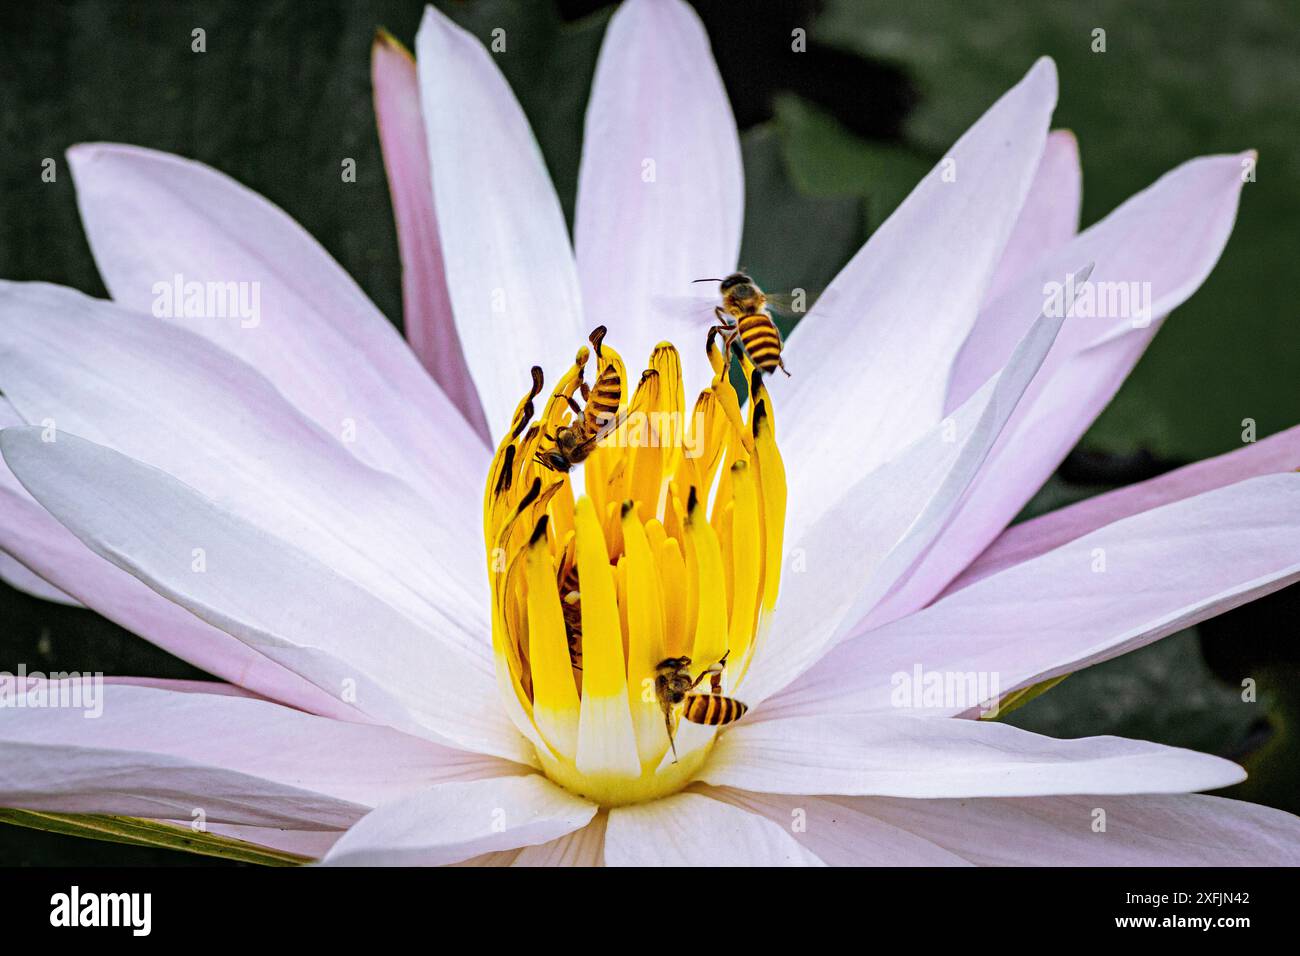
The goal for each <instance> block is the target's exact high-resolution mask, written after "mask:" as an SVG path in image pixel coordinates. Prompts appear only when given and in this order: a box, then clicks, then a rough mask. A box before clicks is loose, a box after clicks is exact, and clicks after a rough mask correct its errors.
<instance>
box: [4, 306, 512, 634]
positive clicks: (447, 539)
mask: <svg viewBox="0 0 1300 956" xmlns="http://www.w3.org/2000/svg"><path fill="white" fill-rule="evenodd" d="M0 389H3V390H4V392H5V394H6V397H7V398H8V400H9V401H10V402H11V403H12V404H13V406H14V407H15V408H16V409H17V410H18V412H19V413H20V414H21V415H22V416H23V417H24V419H25V420H26V421H28V422H31V423H32V424H33V425H37V424H40V425H43V426H49V428H50V429H51V431H50V434H51V435H52V436H56V437H57V435H58V434H60V433H63V432H71V433H72V434H76V435H79V436H81V437H83V438H87V439H90V440H92V441H96V442H98V443H99V444H103V445H107V446H109V447H112V448H114V449H116V450H118V451H121V452H122V453H124V454H126V455H129V456H131V457H133V458H136V459H138V460H140V461H143V462H146V463H148V464H151V465H154V466H155V467H158V468H161V469H163V470H164V471H167V472H168V473H169V474H171V475H173V476H175V477H176V478H179V479H180V480H181V481H184V482H186V483H187V484H189V485H191V486H192V487H194V488H195V489H197V490H198V491H200V492H202V493H203V494H205V495H207V496H208V497H211V498H214V499H216V500H218V501H220V502H221V503H222V504H223V505H225V506H226V507H228V508H229V509H230V510H232V511H234V512H236V513H238V514H239V515H240V516H241V517H244V518H246V519H247V520H248V521H250V522H251V523H253V524H256V525H259V526H260V527H264V528H266V529H267V530H269V531H271V532H273V533H275V534H277V535H279V536H280V537H283V538H285V539H286V540H288V541H290V542H292V543H294V544H296V545H298V546H299V547H301V548H303V549H304V550H306V551H308V552H310V553H311V554H313V555H316V556H318V557H319V558H321V559H322V560H324V561H326V562H327V563H328V564H330V566H331V567H333V568H334V569H335V570H337V571H338V572H340V573H342V574H344V575H347V576H348V577H351V578H352V579H353V580H355V581H356V582H357V583H358V584H361V585H363V586H365V587H368V588H369V589H371V590H373V591H375V592H376V593H378V594H380V595H381V596H383V598H384V599H385V600H386V601H388V602H389V603H391V604H394V605H395V606H399V607H401V608H402V609H403V610H405V611H407V613H409V614H411V615H412V616H415V617H416V618H417V619H419V620H422V621H425V622H430V623H434V622H443V621H451V622H454V625H455V627H458V628H460V629H463V630H465V631H467V632H468V634H467V636H466V639H465V643H466V644H467V645H468V644H473V645H483V644H486V639H485V638H484V637H483V635H485V634H486V633H487V611H486V603H487V596H486V594H487V589H486V581H485V578H484V575H483V573H482V569H481V567H480V566H477V565H476V563H475V562H472V561H466V560H465V559H464V558H465V555H466V554H472V553H474V552H475V551H477V550H478V549H479V548H480V546H481V545H480V542H481V540H482V538H481V534H482V531H481V528H480V527H479V525H478V522H477V520H476V512H477V502H478V501H479V500H480V499H481V495H482V489H481V485H480V482H481V480H482V478H481V473H480V474H479V475H477V476H473V477H471V476H470V475H468V474H464V473H462V474H460V475H458V476H457V477H456V480H455V481H454V482H448V483H446V484H443V485H437V486H433V485H430V486H428V488H427V489H426V490H429V491H434V492H436V496H437V498H438V504H437V505H436V506H435V505H431V504H430V502H429V501H428V500H426V499H425V498H422V497H420V496H418V495H416V494H415V493H414V492H413V491H412V489H411V488H410V487H409V486H407V485H406V484H404V483H403V482H402V481H400V480H399V479H397V478H395V477H393V476H392V475H388V474H385V473H383V472H380V471H376V470H375V469H372V468H369V467H367V466H365V465H364V464H362V463H361V462H359V461H357V460H356V459H355V458H354V457H353V456H352V455H350V454H348V453H347V451H346V450H345V448H346V443H345V442H342V441H339V439H338V437H337V436H333V435H329V434H326V433H325V432H323V431H322V430H321V429H319V428H317V427H316V426H314V425H313V424H312V423H311V422H309V421H307V420H306V419H304V418H303V417H302V416H301V414H300V413H299V412H298V411H297V410H296V409H295V408H294V407H293V406H292V405H290V404H289V403H288V402H286V401H285V400H284V398H283V397H282V396H281V395H280V394H279V393H278V392H277V391H276V390H275V389H274V388H273V387H272V386H271V384H270V383H269V382H268V381H267V380H266V379H265V378H264V377H262V376H261V375H259V374H258V373H257V372H256V371H255V370H253V369H251V368H249V367H248V366H247V365H245V364H244V363H242V362H241V361H239V360H238V359H236V358H234V357H233V356H232V355H230V353H228V352H223V351H222V350H221V349H219V348H217V347H216V346H214V345H212V344H211V343H210V342H208V341H206V340H204V339H203V338H201V337H199V336H197V335H194V334H193V333H191V332H189V331H187V330H185V329H182V328H178V327H175V326H172V325H168V324H166V323H162V322H158V321H156V320H154V319H152V318H150V317H148V316H143V315H137V314H134V313H130V312H127V311H125V310H124V309H122V308H120V307H118V306H114V305H113V304H111V303H107V302H102V301H99V300H95V299H91V298H89V297H87V296H84V295H82V294H81V293H79V292H75V291H73V290H71V289H64V288H60V287H58V286H49V285H43V284H36V283H22V284H20V283H0ZM469 501H472V502H475V509H474V511H471V510H470V509H469V508H466V507H463V505H464V503H466V502H469ZM449 502H450V503H455V504H452V505H451V506H448V505H449Z"/></svg>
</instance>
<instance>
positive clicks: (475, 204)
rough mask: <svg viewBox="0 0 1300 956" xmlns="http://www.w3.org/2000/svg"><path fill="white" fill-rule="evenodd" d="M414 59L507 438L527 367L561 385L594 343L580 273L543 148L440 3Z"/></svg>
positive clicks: (441, 225)
mask: <svg viewBox="0 0 1300 956" xmlns="http://www.w3.org/2000/svg"><path fill="white" fill-rule="evenodd" d="M415 51H416V64H417V66H418V68H419V71H420V102H421V107H422V109H423V111H424V123H425V127H426V131H427V133H428V139H429V161H430V163H431V164H432V168H433V196H434V205H435V207H436V208H437V210H438V231H439V234H440V236H441V239H442V252H443V257H444V262H445V265H446V270H447V288H448V290H449V291H450V292H451V304H452V309H453V310H454V313H455V317H456V330H457V332H458V333H459V334H460V341H461V344H462V345H463V346H464V350H465V361H466V364H467V365H468V366H469V371H470V374H471V375H472V376H473V377H474V384H475V385H476V386H477V387H478V393H479V398H480V399H481V400H482V402H483V410H484V412H485V413H486V415H487V423H488V429H489V430H490V431H491V433H492V434H494V435H499V434H503V433H504V432H505V430H506V429H507V428H508V427H509V424H510V416H511V415H512V414H513V413H514V409H515V405H517V404H518V403H519V399H520V398H521V397H522V396H523V394H524V393H525V392H527V391H528V387H529V373H528V370H529V369H530V368H531V367H532V366H534V365H540V366H542V368H543V370H545V372H546V373H547V375H549V376H552V377H555V376H558V375H559V374H560V373H561V371H562V370H563V369H565V368H567V367H568V366H569V365H570V364H571V363H572V361H573V354H574V352H575V351H576V350H577V348H578V346H580V345H582V344H583V342H584V341H585V340H586V334H587V332H588V331H590V330H584V329H582V327H581V326H582V308H581V304H580V297H579V293H578V278H577V269H576V267H575V266H574V262H573V251H572V247H571V246H570V245H569V235H568V230H567V229H566V228H565V224H564V215H563V213H562V212H561V211H560V203H559V200H558V199H557V198H556V196H555V189H554V188H553V187H552V185H551V180H550V178H549V176H548V175H547V172H546V164H545V162H544V161H543V159H542V153H541V150H540V149H539V148H538V146H537V141H536V140H535V139H534V138H533V134H532V131H531V130H530V129H529V128H528V121H527V119H525V117H524V113H523V110H521V109H520V108H519V104H518V103H517V102H516V101H515V97H514V94H513V93H511V91H510V87H509V86H508V85H507V83H506V81H505V78H504V77H503V76H502V75H501V72H500V71H499V70H498V69H497V66H496V64H495V63H493V62H492V56H491V55H490V54H489V53H488V51H487V50H486V49H485V48H484V47H483V45H482V44H481V43H479V42H478V40H477V39H475V38H474V37H473V36H471V35H470V34H469V33H466V32H465V31H464V30H462V29H461V28H460V27H458V26H456V24H454V23H452V22H451V21H450V20H448V19H447V18H446V17H445V16H443V15H442V14H441V13H439V12H438V11H437V10H436V9H435V8H433V7H431V6H430V7H426V8H425V13H424V19H423V21H421V23H420V32H419V33H418V34H416V37H415ZM593 324H594V323H593Z"/></svg>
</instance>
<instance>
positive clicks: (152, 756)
mask: <svg viewBox="0 0 1300 956" xmlns="http://www.w3.org/2000/svg"><path fill="white" fill-rule="evenodd" d="M39 685H40V687H41V688H43V689H44V690H45V692H46V693H47V694H48V695H49V699H50V700H54V699H55V698H56V696H57V695H63V696H62V698H61V700H63V701H66V702H68V703H75V702H76V698H75V697H73V696H71V690H72V689H73V685H71V684H70V683H69V682H67V681H62V682H44V681H42V682H39ZM77 689H79V690H81V691H82V692H83V697H82V699H81V703H82V704H83V705H85V704H87V703H89V706H82V707H73V706H58V707H54V706H45V707H19V706H11V707H6V708H5V718H4V720H3V721H0V743H2V745H3V749H4V752H5V758H6V759H5V760H4V761H2V762H0V804H2V805H4V806H12V807H23V808H27V809H35V810H46V811H50V812H57V813H113V814H125V815H129V816H144V817H152V818H156V819H169V820H183V821H187V822H188V821H190V820H192V819H194V817H193V812H194V811H195V810H201V811H203V815H204V817H205V818H206V819H208V820H211V821H213V822H224V823H239V824H249V825H253V826H267V827H288V828H293V829H316V830H322V829H335V830H337V829H343V828H345V827H348V826H351V825H352V824H353V823H354V822H355V821H356V820H358V819H360V818H361V817H362V816H363V815H364V814H365V813H366V812H367V810H369V809H370V808H371V807H373V806H376V805H378V804H380V803H383V802H386V801H390V800H396V799H400V798H401V797H403V796H405V795H406V794H409V793H412V792H415V791H417V790H419V789H423V788H425V787H428V786H430V785H434V784H437V783H439V782H442V781H447V780H466V779H477V778H480V777H492V776H495V775H499V774H501V773H505V772H511V771H512V769H513V770H517V769H518V768H517V767H515V765H512V764H509V763H506V762H504V761H499V760H492V759H490V758H484V757H478V756H473V755H467V754H464V753H462V752H459V751H454V750H448V749H446V748H443V747H439V746H437V745H435V744H433V743H430V742H429V741H426V740H420V739H418V738H415V737H411V736H407V735H405V734H401V733H398V732H396V731H394V730H390V729H388V728H386V727H375V726H370V725H366V724H352V723H346V722H343V721H338V720H331V719H329V718H326V717H316V716H313V715H311V714H304V713H302V712H301V711H297V710H293V709H291V708H288V707H282V706H280V705H279V704H274V703H270V702H268V701H261V700H255V699H252V698H247V697H237V696H228V695H221V694H196V693H175V692H172V691H167V690H160V689H155V688H150V687H131V686H122V685H116V684H104V685H103V686H102V687H100V688H98V689H95V690H94V691H92V692H91V693H92V696H93V697H94V700H93V701H89V700H88V698H87V697H86V696H84V694H85V693H86V692H87V691H88V690H89V689H88V688H84V687H79V688H77ZM29 699H30V698H29Z"/></svg>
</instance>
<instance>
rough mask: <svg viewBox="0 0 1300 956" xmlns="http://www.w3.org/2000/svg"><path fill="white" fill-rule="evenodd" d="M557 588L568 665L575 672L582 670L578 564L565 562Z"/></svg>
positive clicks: (580, 597)
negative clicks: (566, 641)
mask: <svg viewBox="0 0 1300 956" xmlns="http://www.w3.org/2000/svg"><path fill="white" fill-rule="evenodd" d="M557 586H558V587H559V589H560V611H561V613H562V614H563V615H564V631H565V636H566V637H567V638H568V642H569V664H570V665H571V666H572V667H573V669H574V670H575V671H580V670H582V593H581V591H579V586H580V585H579V581H578V562H577V561H576V560H575V561H572V562H568V561H566V562H565V564H564V566H563V567H562V568H561V570H560V575H559V580H558V582H557Z"/></svg>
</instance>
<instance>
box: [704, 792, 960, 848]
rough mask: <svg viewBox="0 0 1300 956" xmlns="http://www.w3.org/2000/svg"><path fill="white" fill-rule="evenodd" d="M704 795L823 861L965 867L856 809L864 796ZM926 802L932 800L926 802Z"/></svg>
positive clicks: (919, 838) (931, 845)
mask: <svg viewBox="0 0 1300 956" xmlns="http://www.w3.org/2000/svg"><path fill="white" fill-rule="evenodd" d="M707 793H708V795H709V796H711V797H713V798H714V799H715V800H721V801H723V802H724V803H730V804H733V805H735V806H738V807H741V808H742V809H745V810H749V811H750V812H752V813H757V814H760V815H762V816H765V817H767V818H768V819H769V820H771V821H772V822H773V823H775V824H777V825H778V826H781V827H784V828H785V829H787V830H789V831H790V833H791V834H793V836H794V838H795V839H796V840H798V841H799V842H800V843H801V844H803V845H804V846H805V847H806V848H807V849H808V850H809V851H811V852H812V853H814V854H816V855H817V857H818V858H820V859H821V860H822V861H823V862H824V863H826V864H827V865H828V866H969V865H970V864H969V863H968V862H967V861H966V860H964V859H962V858H961V857H960V856H957V855H956V854H955V853H952V852H951V851H949V850H946V849H944V848H943V847H942V846H939V845H937V844H935V843H933V842H931V841H930V840H928V839H926V838H925V837H922V836H918V835H917V834H915V833H911V832H909V831H908V830H907V829H906V828H904V827H901V826H898V825H896V824H891V823H886V822H884V821H883V820H880V819H878V818H876V817H874V816H872V815H871V814H870V812H869V810H868V809H865V808H860V805H863V804H865V803H866V801H865V800H863V799H861V798H858V799H846V798H840V799H836V798H835V797H813V796H808V795H807V794H780V793H753V792H752V791H749V790H729V789H726V788H721V787H710V788H708V790H707ZM927 802H932V801H927Z"/></svg>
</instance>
